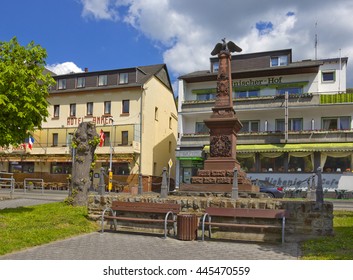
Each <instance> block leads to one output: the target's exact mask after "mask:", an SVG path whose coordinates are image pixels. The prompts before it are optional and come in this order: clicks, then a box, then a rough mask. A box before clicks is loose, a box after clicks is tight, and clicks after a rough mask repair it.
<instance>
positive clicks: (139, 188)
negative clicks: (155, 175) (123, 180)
mask: <svg viewBox="0 0 353 280" xmlns="http://www.w3.org/2000/svg"><path fill="white" fill-rule="evenodd" d="M142 190H143V184H142V174H141V173H140V174H139V185H138V188H137V193H138V194H142Z"/></svg>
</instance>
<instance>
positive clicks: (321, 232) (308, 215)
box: [88, 193, 333, 242]
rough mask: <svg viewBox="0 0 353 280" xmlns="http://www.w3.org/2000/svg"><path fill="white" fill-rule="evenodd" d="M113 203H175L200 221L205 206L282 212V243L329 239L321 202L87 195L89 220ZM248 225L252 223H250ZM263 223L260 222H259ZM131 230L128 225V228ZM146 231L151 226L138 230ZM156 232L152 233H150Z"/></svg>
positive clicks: (326, 209)
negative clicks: (284, 233) (284, 239)
mask: <svg viewBox="0 0 353 280" xmlns="http://www.w3.org/2000/svg"><path fill="white" fill-rule="evenodd" d="M113 200H117V201H130V202H152V203H177V204H180V205H181V209H182V213H185V214H186V213H187V214H190V213H192V214H196V215H197V216H198V217H201V216H202V214H203V211H204V209H205V208H206V207H208V206H214V207H225V208H255V209H286V210H288V211H289V212H290V216H289V218H288V219H287V220H286V241H287V242H288V241H299V240H305V239H309V238H314V237H317V236H330V235H333V204H332V203H331V202H324V204H318V203H316V202H314V201H307V200H282V199H266V198H239V199H237V200H233V199H231V198H227V197H223V196H215V195H203V196H177V195H173V196H168V197H167V198H165V199H162V198H160V196H159V195H158V194H144V195H137V196H134V195H131V194H126V193H121V194H110V195H104V196H100V195H91V196H90V197H89V205H88V210H89V217H90V218H91V219H92V220H97V221H99V218H100V216H101V214H102V211H103V209H105V208H106V207H107V206H110V205H111V202H112V201H113ZM251 222H252V223H253V222H254V221H251ZM261 223H263V221H261ZM130 226H131V225H130ZM141 228H142V229H143V231H150V229H151V225H148V226H146V227H144V226H143V225H139V229H141ZM152 231H154V232H155V231H156V229H152ZM213 236H214V237H218V238H231V239H242V240H256V241H260V240H273V239H276V240H280V234H278V232H277V233H273V232H271V231H269V232H261V233H260V232H259V233H256V232H255V233H254V232H247V231H245V232H236V233H234V232H233V230H232V231H227V230H223V229H222V231H216V232H215V234H213Z"/></svg>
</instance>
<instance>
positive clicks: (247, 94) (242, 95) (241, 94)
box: [234, 90, 260, 98]
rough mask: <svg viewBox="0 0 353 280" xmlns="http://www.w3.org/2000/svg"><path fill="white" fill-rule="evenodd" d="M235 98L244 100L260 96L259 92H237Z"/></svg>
mask: <svg viewBox="0 0 353 280" xmlns="http://www.w3.org/2000/svg"><path fill="white" fill-rule="evenodd" d="M234 95H235V98H246V97H256V96H259V95H260V91H259V90H246V91H237V92H235V93H234Z"/></svg>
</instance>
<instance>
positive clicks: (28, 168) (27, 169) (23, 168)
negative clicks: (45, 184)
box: [9, 161, 34, 173]
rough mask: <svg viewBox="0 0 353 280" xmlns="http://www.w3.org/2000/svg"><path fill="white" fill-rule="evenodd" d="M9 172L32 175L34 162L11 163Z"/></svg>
mask: <svg viewBox="0 0 353 280" xmlns="http://www.w3.org/2000/svg"><path fill="white" fill-rule="evenodd" d="M9 172H11V173H33V172H34V162H17V161H16V162H15V161H14V162H11V164H9Z"/></svg>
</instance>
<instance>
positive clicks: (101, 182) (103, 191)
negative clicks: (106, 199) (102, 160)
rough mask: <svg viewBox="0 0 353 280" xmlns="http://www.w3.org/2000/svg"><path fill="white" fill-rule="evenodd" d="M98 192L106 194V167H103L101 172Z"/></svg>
mask: <svg viewBox="0 0 353 280" xmlns="http://www.w3.org/2000/svg"><path fill="white" fill-rule="evenodd" d="M98 194H99V195H105V183H104V167H101V172H100V173H99V184H98Z"/></svg>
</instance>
